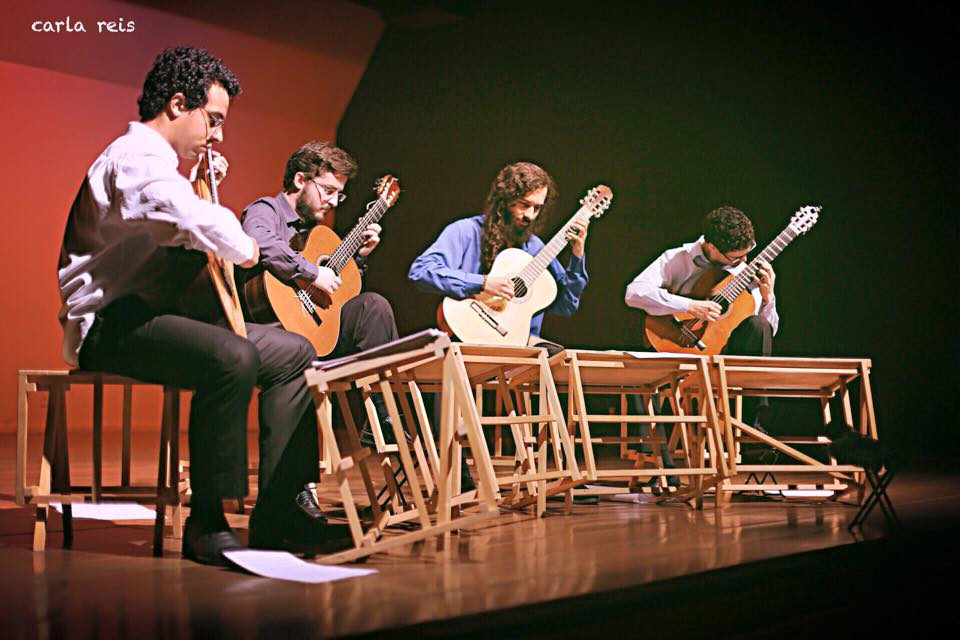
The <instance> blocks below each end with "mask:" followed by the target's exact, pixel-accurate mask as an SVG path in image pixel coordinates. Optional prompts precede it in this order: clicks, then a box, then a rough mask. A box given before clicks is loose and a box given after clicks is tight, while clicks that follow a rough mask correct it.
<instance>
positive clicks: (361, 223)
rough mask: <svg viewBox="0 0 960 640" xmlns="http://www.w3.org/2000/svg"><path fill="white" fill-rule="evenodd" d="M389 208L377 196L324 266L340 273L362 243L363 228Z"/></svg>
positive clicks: (376, 220)
mask: <svg viewBox="0 0 960 640" xmlns="http://www.w3.org/2000/svg"><path fill="white" fill-rule="evenodd" d="M389 208H390V205H389V204H388V203H387V202H386V201H385V200H384V199H383V198H377V200H376V201H374V203H373V206H371V207H370V208H369V209H367V212H366V213H365V214H364V215H363V216H361V217H360V219H359V220H358V221H357V224H356V225H355V226H354V227H353V229H351V230H350V233H348V234H347V235H346V237H344V239H343V241H342V242H341V243H340V244H339V245H338V246H337V248H336V249H335V250H334V252H333V254H332V255H331V256H330V260H329V261H328V262H327V264H326V266H327V267H329V268H330V269H332V270H333V272H334V273H336V274H337V275H340V270H341V269H343V266H344V265H345V264H347V260H349V259H350V258H352V257H353V255H354V254H355V253H356V252H357V249H359V248H360V247H361V245H363V232H364V230H365V229H366V228H367V227H369V226H370V225H371V224H373V223H374V222H378V221H379V220H380V218H382V217H383V215H384V214H385V213H386V212H387V209H389Z"/></svg>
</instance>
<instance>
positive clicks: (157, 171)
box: [104, 156, 254, 263]
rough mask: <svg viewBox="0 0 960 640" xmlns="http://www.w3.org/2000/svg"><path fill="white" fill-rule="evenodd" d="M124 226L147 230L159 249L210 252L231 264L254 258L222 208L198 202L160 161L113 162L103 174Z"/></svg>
mask: <svg viewBox="0 0 960 640" xmlns="http://www.w3.org/2000/svg"><path fill="white" fill-rule="evenodd" d="M104 177H106V178H107V179H108V180H111V178H112V185H104V187H105V188H107V189H109V190H112V191H113V196H114V198H113V199H112V201H113V203H114V206H115V207H117V208H118V210H119V214H120V216H121V217H122V219H123V220H124V221H125V222H132V223H135V224H140V225H142V226H143V227H144V228H146V229H147V230H148V231H149V233H150V235H151V236H152V237H153V238H154V240H155V241H156V242H157V244H159V245H164V246H180V247H186V248H187V249H195V250H197V251H210V252H213V253H215V254H217V255H218V256H221V257H223V258H226V259H227V260H230V261H231V262H237V263H242V262H246V261H248V260H250V259H251V258H253V256H254V249H253V247H254V245H253V240H252V239H251V238H250V237H249V236H247V234H245V233H244V232H243V229H242V228H241V227H240V222H239V221H238V220H237V217H236V216H235V215H234V214H233V212H232V211H230V210H229V209H227V208H226V207H222V206H220V205H216V204H213V203H212V202H207V201H205V200H202V199H200V198H199V197H198V196H197V195H196V194H195V193H194V191H193V187H191V185H190V182H189V181H188V180H187V179H186V178H184V177H183V176H182V175H180V174H179V173H177V171H176V168H175V167H172V166H171V165H170V164H169V163H168V162H165V161H164V160H163V159H162V158H160V157H159V156H147V157H146V159H143V158H141V159H139V161H138V162H136V163H134V162H129V163H128V162H124V160H123V159H122V158H121V159H119V160H117V161H116V162H115V164H114V166H113V170H112V171H106V172H104Z"/></svg>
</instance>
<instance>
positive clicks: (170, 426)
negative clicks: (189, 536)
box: [15, 370, 182, 556]
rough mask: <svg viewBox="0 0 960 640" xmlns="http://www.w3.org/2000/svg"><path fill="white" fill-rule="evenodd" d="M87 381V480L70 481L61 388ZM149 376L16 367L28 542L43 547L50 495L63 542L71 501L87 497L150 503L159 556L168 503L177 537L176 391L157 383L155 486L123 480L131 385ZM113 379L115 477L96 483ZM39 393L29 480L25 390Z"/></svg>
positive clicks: (20, 496) (20, 481)
mask: <svg viewBox="0 0 960 640" xmlns="http://www.w3.org/2000/svg"><path fill="white" fill-rule="evenodd" d="M86 384H89V385H93V423H92V425H93V429H92V436H93V443H92V451H91V456H92V466H93V474H92V479H91V483H90V485H88V486H78V485H72V484H71V483H70V457H69V452H68V448H67V391H69V390H70V388H71V387H72V386H75V385H86ZM148 384H149V383H146V382H142V381H139V380H134V379H132V378H126V377H123V376H118V375H113V374H106V373H97V372H91V371H34V370H21V371H20V372H19V379H18V385H17V394H18V396H17V468H16V479H15V491H16V501H17V504H20V505H25V504H27V503H31V504H35V505H36V509H37V513H36V523H35V525H34V534H33V549H34V551H42V550H43V549H44V548H45V547H46V539H47V520H48V515H49V508H50V503H51V502H59V503H61V504H62V505H63V546H64V547H70V545H71V544H72V543H73V513H72V506H71V505H72V503H75V502H84V501H86V500H90V501H91V502H94V503H97V502H101V501H103V500H135V501H137V502H146V503H148V504H153V505H155V506H156V520H155V524H154V531H153V554H154V555H155V556H160V555H163V528H164V524H165V515H166V507H167V505H171V506H172V507H173V513H172V518H173V522H172V524H173V537H174V538H180V537H181V536H182V513H181V505H180V495H179V492H180V474H179V466H178V463H179V460H178V449H179V415H180V390H179V389H177V388H174V387H164V389H163V415H162V418H161V425H160V451H159V456H158V462H157V483H156V485H132V484H131V483H130V439H131V419H132V404H133V387H134V386H144V385H148ZM105 385H120V386H121V387H122V388H123V410H122V414H121V428H122V445H121V462H120V484H119V485H104V484H103V388H104V386H105ZM35 392H46V393H47V397H48V406H47V415H46V426H45V428H44V444H43V457H42V458H41V461H40V478H39V483H38V484H36V485H28V484H27V427H28V422H27V407H28V401H27V396H28V394H30V393H35Z"/></svg>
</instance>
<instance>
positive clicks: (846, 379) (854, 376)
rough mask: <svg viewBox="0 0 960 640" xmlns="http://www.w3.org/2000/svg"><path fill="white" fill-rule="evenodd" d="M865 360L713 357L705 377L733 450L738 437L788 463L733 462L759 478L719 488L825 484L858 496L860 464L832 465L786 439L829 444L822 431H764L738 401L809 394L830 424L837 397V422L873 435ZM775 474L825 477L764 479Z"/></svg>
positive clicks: (739, 469) (731, 481) (831, 461)
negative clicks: (820, 479)
mask: <svg viewBox="0 0 960 640" xmlns="http://www.w3.org/2000/svg"><path fill="white" fill-rule="evenodd" d="M870 366H871V362H870V360H869V359H867V358H780V357H757V356H725V355H720V356H713V357H712V360H711V365H710V374H711V375H710V377H711V380H712V382H713V386H714V392H715V393H716V394H717V397H718V400H719V402H718V409H719V411H720V414H721V418H722V420H723V423H724V425H725V428H726V429H727V431H728V433H730V434H733V436H734V439H735V441H736V443H737V449H739V445H740V443H742V442H744V441H752V442H757V441H759V442H763V443H765V444H767V445H769V446H770V447H771V448H773V449H774V450H776V451H778V452H780V453H781V454H783V455H786V456H787V457H789V458H790V459H792V460H793V461H795V463H794V464H738V465H737V467H736V471H737V472H738V473H741V474H742V473H746V474H748V479H752V478H759V479H760V480H761V481H762V482H761V483H760V484H753V483H745V482H736V481H735V479H733V478H728V479H725V480H724V482H723V485H722V488H723V490H724V491H751V490H752V491H756V490H758V489H761V490H768V489H769V490H781V491H782V490H790V489H804V490H806V489H830V490H834V491H841V490H845V489H847V490H852V489H856V490H857V491H858V494H859V497H858V501H859V500H862V496H863V469H862V468H861V467H858V466H855V465H850V464H837V461H836V460H835V459H833V458H828V462H826V463H824V462H821V461H819V460H817V459H816V458H814V457H813V456H811V455H809V454H807V453H804V452H802V451H800V450H798V449H797V448H795V447H793V446H791V445H792V444H806V445H811V444H814V445H822V446H827V445H829V444H830V438H829V437H828V436H826V435H819V436H785V435H771V434H768V433H764V432H763V431H760V430H759V429H757V428H755V427H754V426H753V425H750V424H747V423H745V422H743V419H742V415H741V409H742V400H743V398H745V397H749V396H767V397H780V398H811V399H817V400H819V402H820V411H821V416H822V418H823V424H824V425H828V424H830V423H831V420H832V419H831V412H830V399H831V398H834V397H837V398H838V399H839V401H840V406H841V412H842V422H843V426H844V427H846V428H848V429H856V430H857V431H858V432H859V434H860V435H862V436H864V437H868V438H872V439H874V440H875V439H876V438H877V425H876V417H875V415H874V410H873V391H872V389H871V386H870ZM857 384H859V387H860V388H859V405H858V408H859V425H855V424H854V416H853V409H852V402H851V394H850V392H851V389H852V388H854V387H855V386H856V385H857ZM776 473H813V474H821V475H822V476H824V477H825V478H826V479H827V482H825V483H816V484H807V483H803V484H790V483H782V482H777V481H774V482H770V483H768V482H766V480H767V479H770V478H773V477H774V474H776Z"/></svg>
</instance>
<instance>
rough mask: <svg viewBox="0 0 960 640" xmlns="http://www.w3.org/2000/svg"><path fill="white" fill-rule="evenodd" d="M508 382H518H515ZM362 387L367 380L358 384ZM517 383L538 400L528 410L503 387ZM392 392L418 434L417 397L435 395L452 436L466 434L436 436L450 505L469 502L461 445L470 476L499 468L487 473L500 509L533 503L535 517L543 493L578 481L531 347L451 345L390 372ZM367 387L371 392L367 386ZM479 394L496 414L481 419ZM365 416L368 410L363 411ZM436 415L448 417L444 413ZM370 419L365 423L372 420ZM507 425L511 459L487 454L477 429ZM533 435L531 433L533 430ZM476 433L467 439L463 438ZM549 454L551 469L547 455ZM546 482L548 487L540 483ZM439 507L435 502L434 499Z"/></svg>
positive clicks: (548, 381)
mask: <svg viewBox="0 0 960 640" xmlns="http://www.w3.org/2000/svg"><path fill="white" fill-rule="evenodd" d="M515 380H522V383H521V382H515ZM362 382H363V383H364V384H365V385H366V386H368V387H370V385H369V384H367V381H362ZM517 384H523V385H524V386H525V389H526V390H528V391H531V390H532V391H534V392H535V393H536V394H537V395H539V396H540V397H541V398H543V399H544V400H543V401H541V402H540V403H539V407H538V409H537V411H533V410H532V407H531V404H530V403H529V402H521V401H518V400H517V399H516V398H515V397H514V395H513V394H512V393H511V390H513V389H515V388H516V385H517ZM392 385H393V389H394V391H395V392H397V393H399V394H401V397H402V398H404V400H403V402H404V403H407V402H408V401H407V400H406V396H409V398H410V400H409V404H410V405H412V407H413V408H414V411H410V410H409V409H407V410H406V413H407V415H410V416H416V418H417V419H418V421H419V423H420V431H421V433H423V434H428V433H431V432H432V431H431V429H430V427H429V424H430V419H429V418H428V414H427V411H426V408H425V406H424V404H423V396H422V394H423V393H428V392H434V393H436V392H440V394H441V398H445V394H447V393H448V392H452V393H453V394H454V397H453V402H445V404H444V406H445V407H447V409H448V410H450V409H452V410H455V411H456V414H455V415H453V416H449V419H450V421H451V423H452V424H456V425H458V431H461V430H462V432H463V434H465V435H467V436H468V437H467V438H463V437H451V436H450V435H444V434H443V433H442V432H441V435H440V441H439V444H438V449H439V450H440V452H441V454H443V453H444V452H447V451H448V449H449V455H450V458H451V461H452V464H453V465H454V473H453V481H454V485H453V487H452V491H453V496H452V498H451V499H450V501H449V505H448V506H450V507H454V506H458V505H461V504H467V503H469V502H472V501H474V500H475V499H476V496H475V495H474V493H473V492H472V491H466V492H462V493H461V491H460V485H459V482H460V474H459V465H460V460H461V451H460V449H461V445H462V444H463V443H464V441H465V440H466V441H467V443H468V444H469V446H470V450H471V453H472V456H473V460H474V463H475V465H476V468H477V471H478V475H482V474H484V473H487V472H488V471H489V472H490V473H493V469H494V468H495V467H500V468H503V467H506V468H508V469H509V472H507V473H502V472H501V473H499V474H495V477H494V480H493V483H494V495H495V498H496V500H497V501H498V503H499V504H500V505H501V506H504V507H513V508H522V507H526V506H528V505H531V504H536V512H537V514H538V515H542V514H543V513H544V512H545V511H546V499H547V497H548V496H550V495H554V494H557V493H560V492H569V490H570V489H571V488H572V487H573V486H575V485H576V484H578V483H579V482H581V474H580V470H579V468H578V466H577V461H576V457H575V456H574V453H573V442H572V440H571V439H570V437H569V435H568V433H567V430H566V426H565V424H564V422H563V412H562V409H561V407H560V403H559V400H558V398H557V395H556V389H555V388H554V385H553V377H552V375H551V374H550V367H549V363H548V362H547V359H546V352H545V351H543V350H542V349H539V348H536V347H525V346H492V345H476V344H465V343H454V344H452V345H451V347H450V353H449V356H448V358H447V359H445V360H443V361H440V360H439V359H432V360H424V361H422V362H419V363H414V364H412V365H410V366H406V367H402V368H400V369H399V370H398V375H397V377H396V378H395V379H394V380H393V381H392ZM374 390H375V389H374ZM484 391H488V392H492V393H494V394H495V397H496V402H495V403H494V405H495V406H494V407H493V409H494V410H495V411H496V413H497V415H484V413H485V409H489V408H490V407H485V406H484V402H483V393H484ZM368 413H369V411H368ZM443 418H448V416H446V415H445V414H444V415H443ZM372 421H373V420H372V416H371V422H372ZM484 427H494V428H495V429H501V428H508V429H509V430H510V435H511V438H512V441H513V446H514V454H513V455H512V456H497V457H494V456H491V454H490V451H489V448H488V445H487V440H486V438H485V437H484V435H483V434H484V432H483V428H484ZM535 431H536V433H534V432H535ZM474 433H475V434H477V436H478V437H476V438H475V439H472V438H470V437H469V436H470V435H471V434H474ZM498 436H499V434H498V433H495V434H494V442H495V451H496V452H497V453H499V452H500V444H501V442H500V440H499V437H498ZM551 447H552V449H553V454H554V455H553V460H552V464H551V460H550V456H549V452H550V450H551ZM548 483H549V484H548ZM441 504H443V502H441Z"/></svg>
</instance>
